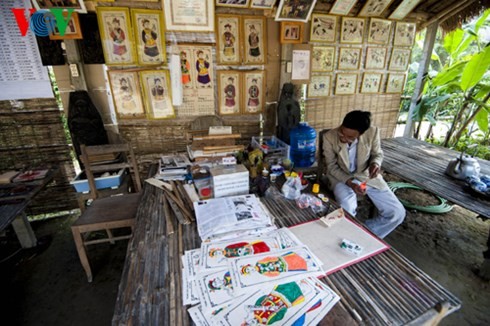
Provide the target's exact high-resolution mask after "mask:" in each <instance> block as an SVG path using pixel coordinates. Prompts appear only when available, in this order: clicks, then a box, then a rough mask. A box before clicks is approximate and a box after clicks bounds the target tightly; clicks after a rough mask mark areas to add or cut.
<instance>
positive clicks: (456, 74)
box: [433, 61, 466, 86]
mask: <svg viewBox="0 0 490 326" xmlns="http://www.w3.org/2000/svg"><path fill="white" fill-rule="evenodd" d="M465 65H466V61H462V62H458V63H456V64H454V65H452V66H450V67H448V68H444V69H443V70H442V71H441V72H440V73H439V74H437V76H436V77H435V78H434V80H433V84H434V86H441V85H444V84H447V83H450V82H457V81H459V78H460V75H461V73H462V72H463V69H464V67H465Z"/></svg>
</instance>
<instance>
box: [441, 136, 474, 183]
mask: <svg viewBox="0 0 490 326" xmlns="http://www.w3.org/2000/svg"><path fill="white" fill-rule="evenodd" d="M475 146H476V144H473V145H470V146H468V148H472V147H475ZM446 174H448V175H450V176H451V177H453V178H456V179H460V180H465V179H466V178H467V177H471V176H475V177H477V176H479V175H480V164H479V163H478V161H477V160H476V159H475V158H473V157H472V156H470V155H466V154H465V153H464V151H462V152H461V155H460V156H459V157H457V158H455V159H454V160H451V161H450V162H449V164H448V165H447V168H446Z"/></svg>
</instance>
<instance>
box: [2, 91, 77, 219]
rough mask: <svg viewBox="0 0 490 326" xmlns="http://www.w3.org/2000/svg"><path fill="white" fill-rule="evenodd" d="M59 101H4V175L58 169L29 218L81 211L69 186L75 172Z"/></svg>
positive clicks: (30, 209) (36, 200) (29, 212)
mask: <svg viewBox="0 0 490 326" xmlns="http://www.w3.org/2000/svg"><path fill="white" fill-rule="evenodd" d="M61 113H62V112H61V111H60V110H59V109H58V105H57V103H56V100H55V99H54V98H53V99H35V100H19V101H0V130H1V132H0V171H5V170H12V169H15V170H20V169H27V170H28V169H32V168H35V167H58V168H59V173H57V174H56V176H55V179H54V182H52V183H50V184H49V185H48V186H47V187H46V188H45V189H44V190H43V191H41V192H40V193H39V195H38V196H36V198H35V199H34V201H33V202H32V203H31V205H30V206H29V208H28V211H27V213H28V214H29V215H33V214H42V213H50V212H57V211H62V210H68V209H73V208H76V207H78V205H77V203H76V200H75V195H74V191H73V187H72V186H71V185H70V184H69V180H71V179H72V178H73V177H74V175H75V171H74V169H73V164H72V161H71V156H70V146H69V145H68V143H67V139H66V135H65V131H64V129H63V120H62V115H61Z"/></svg>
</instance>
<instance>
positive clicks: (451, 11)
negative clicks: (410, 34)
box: [420, 0, 477, 30]
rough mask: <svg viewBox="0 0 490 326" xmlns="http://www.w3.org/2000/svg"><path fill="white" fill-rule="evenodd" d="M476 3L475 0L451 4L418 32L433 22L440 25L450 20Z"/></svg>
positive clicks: (424, 24)
mask: <svg viewBox="0 0 490 326" xmlns="http://www.w3.org/2000/svg"><path fill="white" fill-rule="evenodd" d="M475 2H477V0H466V1H461V2H457V3H455V4H453V5H452V6H451V7H449V8H447V9H446V10H444V11H443V12H441V13H439V14H437V15H436V16H434V17H432V18H431V19H430V20H429V21H427V22H425V23H423V24H422V25H421V26H420V30H422V29H424V28H426V27H427V26H429V25H431V24H432V23H434V22H438V23H439V24H440V23H442V22H443V21H445V20H447V19H449V18H451V17H452V16H454V15H456V14H457V13H458V12H460V11H462V10H464V9H465V8H467V7H469V6H471V5H472V4H474V3H475Z"/></svg>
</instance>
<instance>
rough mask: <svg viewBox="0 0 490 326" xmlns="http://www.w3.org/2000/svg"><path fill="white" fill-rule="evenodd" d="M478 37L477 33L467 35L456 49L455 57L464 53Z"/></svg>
mask: <svg viewBox="0 0 490 326" xmlns="http://www.w3.org/2000/svg"><path fill="white" fill-rule="evenodd" d="M476 38H477V35H471V33H470V35H466V36H465V38H464V40H463V42H461V43H460V44H459V47H458V48H457V49H456V50H455V51H454V59H457V58H458V56H459V55H460V54H461V53H463V52H464V51H465V50H466V49H467V48H468V46H470V44H471V42H473V41H474V40H476Z"/></svg>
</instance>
